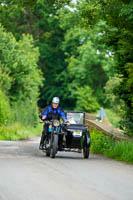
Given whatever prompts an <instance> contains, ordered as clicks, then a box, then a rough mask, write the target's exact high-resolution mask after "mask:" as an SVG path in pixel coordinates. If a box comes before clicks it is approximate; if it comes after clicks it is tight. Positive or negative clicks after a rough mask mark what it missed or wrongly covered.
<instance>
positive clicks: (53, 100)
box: [52, 97, 60, 104]
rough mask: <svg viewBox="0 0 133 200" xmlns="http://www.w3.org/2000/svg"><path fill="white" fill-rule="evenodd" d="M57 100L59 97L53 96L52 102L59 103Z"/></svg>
mask: <svg viewBox="0 0 133 200" xmlns="http://www.w3.org/2000/svg"><path fill="white" fill-rule="evenodd" d="M59 102H60V99H59V97H54V98H53V99H52V103H58V104H59Z"/></svg>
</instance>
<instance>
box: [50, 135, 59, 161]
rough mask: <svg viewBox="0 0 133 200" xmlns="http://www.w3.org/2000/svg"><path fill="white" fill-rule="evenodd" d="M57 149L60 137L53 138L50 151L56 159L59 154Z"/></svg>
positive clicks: (51, 155)
mask: <svg viewBox="0 0 133 200" xmlns="http://www.w3.org/2000/svg"><path fill="white" fill-rule="evenodd" d="M57 147H58V135H56V134H55V135H54V136H53V140H52V145H51V151H50V157H51V158H55V155H56V153H57Z"/></svg>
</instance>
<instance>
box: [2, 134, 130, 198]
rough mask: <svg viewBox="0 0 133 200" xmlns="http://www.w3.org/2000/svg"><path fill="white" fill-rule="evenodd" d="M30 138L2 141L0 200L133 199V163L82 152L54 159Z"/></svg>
mask: <svg viewBox="0 0 133 200" xmlns="http://www.w3.org/2000/svg"><path fill="white" fill-rule="evenodd" d="M38 143H39V138H36V139H34V140H31V141H26V142H25V141H20V142H1V141H0V200H46V199H47V200H89V199H91V200H133V166H132V165H127V164H124V163H120V162H117V161H113V160H111V159H107V158H104V157H103V156H97V155H90V159H88V160H84V159H83V157H82V154H80V153H69V152H67V153H64V152H60V153H59V154H58V155H57V157H56V158H55V159H51V158H47V157H45V156H44V154H43V153H42V152H40V151H39V150H38Z"/></svg>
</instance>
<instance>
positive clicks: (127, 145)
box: [90, 129, 133, 164]
mask: <svg viewBox="0 0 133 200" xmlns="http://www.w3.org/2000/svg"><path fill="white" fill-rule="evenodd" d="M90 150H91V152H93V153H97V154H103V155H105V156H107V157H109V158H113V159H115V160H119V161H123V162H127V163H131V164H133V142H128V141H115V140H114V139H113V138H111V137H107V136H105V135H104V134H103V133H102V132H99V131H97V130H96V129H94V130H93V131H92V132H91V149H90Z"/></svg>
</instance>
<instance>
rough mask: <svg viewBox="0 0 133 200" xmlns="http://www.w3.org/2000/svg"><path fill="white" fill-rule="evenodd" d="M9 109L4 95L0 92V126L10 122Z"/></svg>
mask: <svg viewBox="0 0 133 200" xmlns="http://www.w3.org/2000/svg"><path fill="white" fill-rule="evenodd" d="M11 118H12V117H11V109H10V105H9V102H8V99H7V97H6V96H5V94H4V93H3V92H2V91H1V90H0V125H1V124H8V123H9V121H11Z"/></svg>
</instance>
